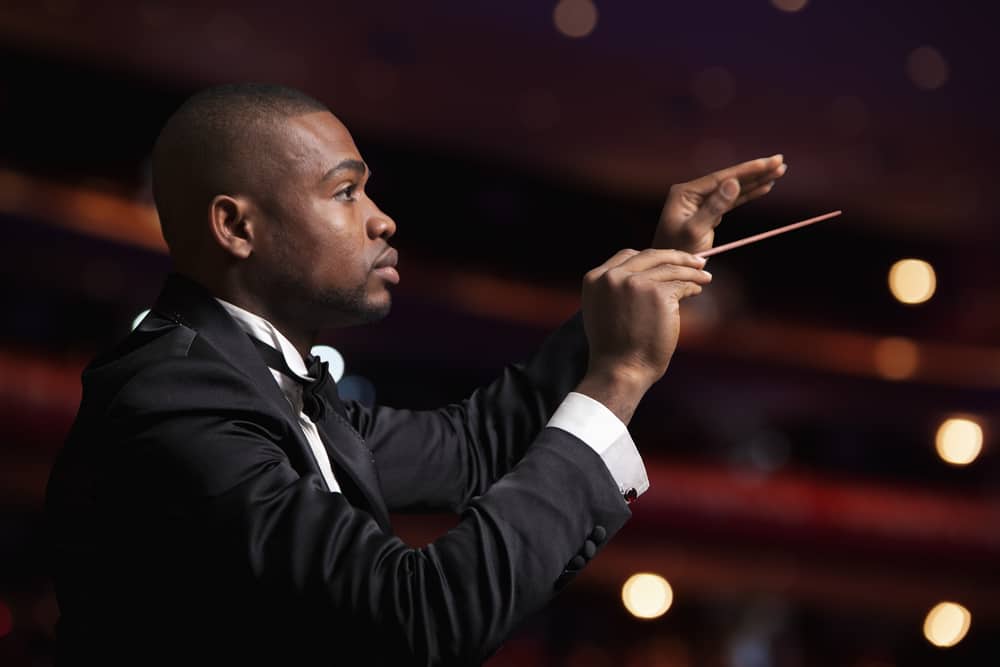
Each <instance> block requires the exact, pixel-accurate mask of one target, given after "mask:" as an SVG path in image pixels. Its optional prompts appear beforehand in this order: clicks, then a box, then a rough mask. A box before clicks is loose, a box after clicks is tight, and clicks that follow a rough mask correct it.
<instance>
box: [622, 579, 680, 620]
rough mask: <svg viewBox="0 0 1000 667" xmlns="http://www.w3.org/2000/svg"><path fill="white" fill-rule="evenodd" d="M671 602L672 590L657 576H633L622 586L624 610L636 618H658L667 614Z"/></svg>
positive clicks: (664, 580) (665, 581) (672, 599)
mask: <svg viewBox="0 0 1000 667" xmlns="http://www.w3.org/2000/svg"><path fill="white" fill-rule="evenodd" d="M673 601H674V591H673V589H671V588H670V584H669V583H667V580H666V579H664V578H663V577H661V576H660V575H658V574H652V573H650V572H640V573H638V574H633V575H632V576H631V577H629V578H628V580H627V581H626V582H625V584H624V585H623V586H622V602H623V603H624V604H625V609H627V610H628V612H629V613H630V614H632V615H633V616H635V617H636V618H647V619H649V618H659V617H660V616H663V615H664V614H665V613H667V610H668V609H670V605H671V604H672V603H673Z"/></svg>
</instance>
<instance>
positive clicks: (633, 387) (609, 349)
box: [577, 249, 712, 423]
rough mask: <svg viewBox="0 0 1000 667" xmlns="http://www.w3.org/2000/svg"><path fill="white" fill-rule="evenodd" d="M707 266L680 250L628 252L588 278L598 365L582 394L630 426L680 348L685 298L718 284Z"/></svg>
mask: <svg viewBox="0 0 1000 667" xmlns="http://www.w3.org/2000/svg"><path fill="white" fill-rule="evenodd" d="M704 265H705V260H704V259H702V258H700V257H695V256H694V255H692V254H689V253H686V252H682V251H680V250H654V249H649V250H643V251H642V252H639V251H636V250H622V251H620V252H618V253H617V254H615V255H614V257H612V258H611V259H609V260H608V261H606V262H604V263H603V264H601V265H600V266H598V267H597V268H595V269H593V270H591V271H589V272H588V273H587V275H586V276H585V277H584V280H583V322H584V328H585V330H586V333H587V342H588V344H589V349H590V359H589V365H588V368H587V374H586V376H585V377H584V379H583V381H582V382H581V383H580V385H579V387H578V389H577V391H579V392H581V393H584V394H587V395H588V396H590V397H591V398H594V399H596V400H598V401H600V402H602V403H604V405H606V406H607V407H608V409H610V410H611V411H612V412H613V413H615V414H616V415H618V417H619V418H620V419H621V420H622V421H623V422H626V423H627V422H628V421H629V419H631V417H632V412H633V410H635V406H636V405H637V404H638V402H639V399H641V398H642V396H643V394H645V393H646V390H647V389H649V387H650V386H651V385H652V384H653V383H654V382H656V381H657V380H659V379H660V377H661V376H662V375H663V373H664V372H666V370H667V366H668V365H669V363H670V358H671V357H672V356H673V354H674V350H675V349H676V347H677V339H678V336H679V334H680V312H679V311H680V308H679V303H680V301H681V300H682V299H685V298H687V297H689V296H694V295H696V294H700V293H701V288H702V285H707V284H708V283H709V282H711V280H712V276H711V274H709V273H708V272H707V271H703V270H702V267H703V266H704Z"/></svg>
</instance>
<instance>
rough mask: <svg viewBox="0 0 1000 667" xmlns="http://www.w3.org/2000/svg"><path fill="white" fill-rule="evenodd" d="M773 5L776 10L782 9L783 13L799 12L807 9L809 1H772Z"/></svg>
mask: <svg viewBox="0 0 1000 667" xmlns="http://www.w3.org/2000/svg"><path fill="white" fill-rule="evenodd" d="M771 4H772V5H774V7H775V9H780V10H781V11H783V12H798V11H802V10H803V9H805V6H806V5H808V4H809V0H771Z"/></svg>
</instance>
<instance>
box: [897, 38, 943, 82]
mask: <svg viewBox="0 0 1000 667" xmlns="http://www.w3.org/2000/svg"><path fill="white" fill-rule="evenodd" d="M906 73H907V74H908V75H909V77H910V81H912V82H913V85H915V86H916V87H917V88H920V89H921V90H937V89H938V88H940V87H941V86H943V85H944V84H945V83H946V82H947V81H948V75H949V69H948V62H947V61H946V60H945V59H944V56H943V55H941V52H940V51H938V50H937V49H935V48H933V47H930V46H921V47H920V48H918V49H914V50H913V51H911V52H910V55H909V56H907V58H906Z"/></svg>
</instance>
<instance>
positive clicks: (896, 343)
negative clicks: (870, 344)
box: [874, 336, 920, 380]
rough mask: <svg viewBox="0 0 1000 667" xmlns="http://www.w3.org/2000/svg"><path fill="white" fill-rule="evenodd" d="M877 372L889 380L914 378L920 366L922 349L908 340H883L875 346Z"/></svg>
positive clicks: (894, 338)
mask: <svg viewBox="0 0 1000 667" xmlns="http://www.w3.org/2000/svg"><path fill="white" fill-rule="evenodd" d="M874 357H875V359H874V362H875V371H876V372H877V373H878V374H879V376H881V377H883V378H885V379H887V380H905V379H906V378H910V377H913V374H914V373H916V371H917V366H919V365H920V348H918V347H917V344H916V343H914V342H913V341H912V340H910V339H908V338H900V337H896V336H893V337H889V338H883V339H882V340H880V341H879V342H878V343H876V344H875V353H874Z"/></svg>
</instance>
